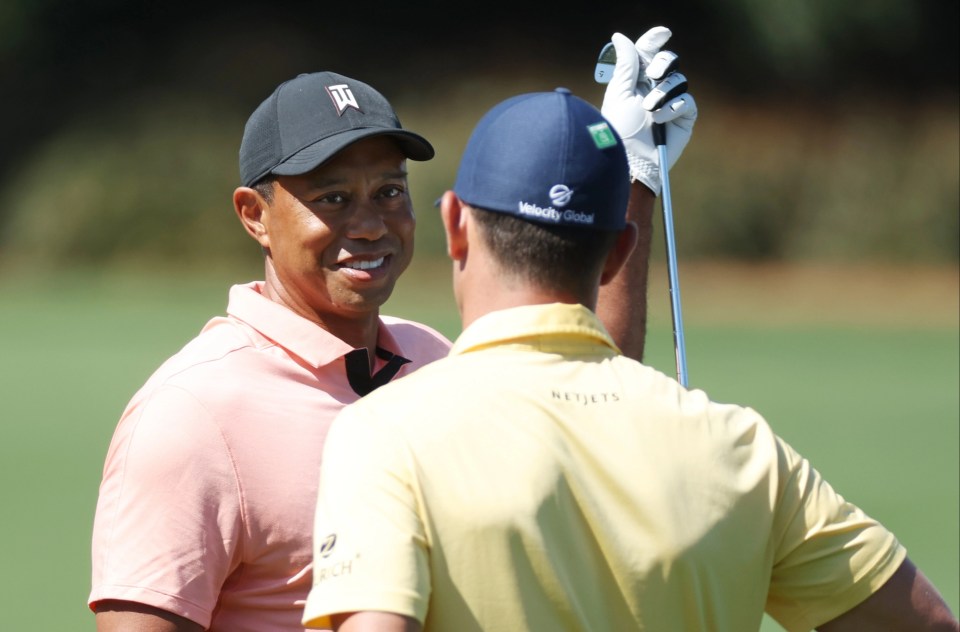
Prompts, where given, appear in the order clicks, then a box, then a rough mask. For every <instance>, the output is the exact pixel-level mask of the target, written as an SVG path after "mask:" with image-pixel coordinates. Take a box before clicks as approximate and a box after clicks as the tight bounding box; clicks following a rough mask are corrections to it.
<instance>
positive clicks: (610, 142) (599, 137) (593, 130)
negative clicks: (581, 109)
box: [587, 122, 617, 149]
mask: <svg viewBox="0 0 960 632" xmlns="http://www.w3.org/2000/svg"><path fill="white" fill-rule="evenodd" d="M587 130H588V131H589V132H590V136H592V137H593V142H594V144H595V145H596V146H597V149H606V148H607V147H613V146H614V145H616V144H617V137H616V136H614V135H613V130H611V129H610V126H609V125H607V124H606V122H600V123H594V124H593V125H587Z"/></svg>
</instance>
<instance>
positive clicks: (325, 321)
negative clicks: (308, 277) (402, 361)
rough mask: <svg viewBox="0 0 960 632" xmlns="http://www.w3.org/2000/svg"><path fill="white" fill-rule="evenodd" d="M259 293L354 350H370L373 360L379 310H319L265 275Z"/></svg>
mask: <svg viewBox="0 0 960 632" xmlns="http://www.w3.org/2000/svg"><path fill="white" fill-rule="evenodd" d="M263 295H264V296H265V297H266V298H268V299H270V300H271V301H273V302H274V303H277V304H279V305H283V306H284V307H286V308H287V309H289V310H291V311H293V312H294V313H296V314H298V315H299V316H302V317H303V318H306V319H307V320H309V321H311V322H313V323H315V324H316V325H317V326H318V327H321V328H322V329H324V330H325V331H327V332H329V333H330V334H331V335H333V336H336V337H337V338H339V339H340V340H342V341H343V342H345V343H346V344H348V345H350V346H351V347H353V348H354V349H359V348H361V347H366V348H367V349H369V350H370V357H371V362H373V350H374V349H375V348H376V345H377V335H378V333H379V331H380V312H379V310H372V311H369V310H368V311H357V312H352V311H349V310H343V311H342V312H333V311H331V310H329V309H328V310H325V311H320V310H318V309H316V308H314V307H312V306H311V302H310V301H309V300H307V299H305V298H304V297H302V296H298V295H296V294H294V293H292V292H290V291H288V290H287V288H286V287H285V286H283V285H282V284H279V283H276V282H273V283H271V279H270V277H269V276H268V277H267V280H266V282H265V283H264V287H263Z"/></svg>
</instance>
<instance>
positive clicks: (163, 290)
mask: <svg viewBox="0 0 960 632" xmlns="http://www.w3.org/2000/svg"><path fill="white" fill-rule="evenodd" d="M683 274H684V268H683V267H681V280H682V281H685V282H686V283H687V285H684V286H682V287H683V288H684V290H685V292H686V294H685V295H684V314H685V316H688V323H689V324H688V326H687V328H686V343H687V353H688V358H687V362H688V367H689V374H690V384H691V386H692V387H696V388H703V389H704V390H706V391H707V392H708V393H709V394H710V395H711V396H712V397H713V398H714V399H717V400H720V401H726V402H733V403H739V404H747V405H750V406H752V407H753V408H755V409H757V410H758V411H759V412H760V413H762V414H763V415H764V416H765V417H766V418H767V419H768V420H769V421H770V423H771V425H772V426H773V427H774V429H775V430H776V431H777V432H778V433H779V434H781V435H782V436H783V437H784V438H786V439H787V440H788V441H789V442H790V443H792V444H793V445H794V446H795V447H796V448H798V449H799V450H800V452H801V453H803V454H804V455H805V456H806V457H807V458H809V459H810V460H811V461H812V462H813V464H814V465H815V466H817V467H818V469H820V470H821V471H822V472H823V473H824V474H825V476H826V477H827V479H828V480H830V481H831V482H832V483H833V484H834V486H835V487H836V488H837V489H838V490H839V491H840V493H841V494H843V495H844V496H845V497H847V498H848V499H849V500H851V501H853V502H855V503H856V504H858V505H860V506H861V507H862V508H863V509H864V510H866V511H867V512H868V513H869V514H871V515H873V516H874V517H876V518H878V519H880V520H881V521H883V522H885V523H886V524H887V525H888V526H889V527H890V528H892V529H893V531H894V532H895V533H896V534H897V535H898V537H899V538H900V540H901V541H902V542H903V543H904V544H905V545H906V547H907V549H908V550H909V552H910V555H911V557H912V558H913V559H914V561H916V562H917V564H918V566H920V568H921V569H923V570H924V571H925V572H926V573H927V575H928V576H929V577H930V578H931V580H932V581H933V582H934V584H936V585H937V586H938V588H940V590H941V591H942V592H943V593H944V596H945V597H946V599H947V601H948V603H949V604H950V606H951V607H952V608H953V609H954V611H955V612H956V611H958V609H960V577H958V575H960V538H958V535H960V503H958V499H960V469H958V463H960V403H958V399H960V396H958V384H960V366H958V362H960V361H958V357H960V337H958V328H957V321H956V311H955V310H956V288H955V287H950V286H940V285H936V290H935V293H940V294H942V293H944V292H946V293H947V296H946V298H945V299H944V301H943V303H942V304H940V305H938V306H934V307H931V306H930V305H929V304H924V306H923V308H922V310H923V313H920V312H919V311H918V315H917V318H916V319H913V320H911V319H910V318H909V313H908V314H906V316H904V315H903V314H901V315H900V316H897V317H896V318H894V317H892V316H890V315H889V314H887V316H886V317H883V316H882V315H878V316H877V317H876V318H873V319H870V318H865V317H864V318H863V319H861V320H858V315H857V312H856V310H855V309H854V307H856V305H854V306H851V305H849V304H837V305H836V309H835V310H829V309H828V308H825V307H822V306H820V304H818V303H816V302H814V303H812V304H814V305H816V307H814V309H813V310H812V312H811V311H808V313H806V315H805V316H804V317H803V318H801V317H799V316H798V315H797V310H789V309H786V308H785V306H784V304H783V300H782V299H779V298H772V300H768V301H767V302H764V301H763V300H761V299H762V298H763V297H756V296H754V297H753V299H752V300H751V301H747V300H746V298H744V299H743V301H741V302H740V309H741V310H742V312H741V317H739V318H737V317H734V316H735V310H734V309H733V308H732V307H731V305H729V304H726V303H723V301H722V300H721V299H720V298H717V297H713V298H711V296H708V294H709V292H714V293H717V296H721V295H722V296H731V295H732V294H733V292H732V291H731V292H730V293H726V294H724V293H722V292H721V291H720V289H719V288H718V287H717V286H718V283H719V282H718V281H717V280H715V279H709V280H706V279H707V276H706V275H698V274H694V273H692V272H688V275H687V276H686V277H684V276H683ZM953 274H954V275H955V272H954V273H953ZM447 275H448V269H447V267H446V266H445V265H443V266H438V267H437V269H436V270H433V269H431V270H425V269H414V270H412V271H411V273H410V274H409V275H408V276H407V277H405V278H404V279H403V280H402V281H401V285H400V291H399V293H398V298H397V299H396V302H391V303H390V305H389V308H390V309H389V310H387V311H389V312H390V313H397V314H399V315H404V316H408V317H413V318H418V319H421V320H424V321H425V322H427V323H429V324H431V325H434V326H435V327H437V328H438V329H439V330H441V331H442V332H443V333H445V334H447V335H448V336H451V337H452V336H455V335H456V334H457V332H458V330H459V325H458V321H457V318H456V315H455V310H454V305H453V301H452V298H451V297H450V293H449V281H448V276H447ZM248 278H253V277H243V276H241V277H237V278H225V277H223V276H221V277H219V278H210V279H208V280H197V279H192V280H190V281H189V282H186V283H184V282H180V281H175V280H174V279H171V278H165V277H158V278H150V279H149V280H147V279H145V278H144V277H143V276H138V275H129V276H126V277H97V276H94V275H80V274H77V275H76V276H73V277H66V278H60V279H59V280H58V281H56V282H53V281H50V280H42V281H37V280H36V279H31V280H22V279H20V280H11V279H8V280H6V281H0V291H2V293H3V299H2V302H0V348H2V349H3V352H2V357H0V358H2V359H0V370H2V380H0V397H2V402H3V408H2V410H3V423H2V428H3V435H2V441H0V463H2V465H0V468H2V473H3V478H2V480H3V486H2V498H0V500H2V502H3V506H4V508H5V512H4V520H3V522H2V527H0V528H2V532H3V536H4V542H5V543H6V548H7V551H8V553H7V556H6V558H7V559H6V561H5V563H4V572H3V574H2V579H0V582H2V583H3V586H2V590H0V600H2V602H0V603H2V605H3V607H4V611H5V612H6V614H5V622H4V625H3V626H2V627H3V629H10V630H24V631H31V630H48V629H52V628H57V629H66V630H92V629H93V628H94V626H93V616H92V615H91V614H90V613H89V611H88V610H87V609H86V604H85V600H86V595H87V591H88V590H89V570H90V561H89V545H90V543H89V540H90V532H91V525H92V519H93V511H94V505H95V502H96V497H97V486H98V484H99V480H100V468H101V466H102V462H103V458H104V455H105V452H106V449H107V444H108V441H109V439H110V435H111V433H112V431H113V428H114V425H115V423H116V421H117V418H118V416H119V414H120V412H121V410H122V408H123V406H124V405H125V403H126V401H127V400H128V399H129V398H130V396H131V395H132V394H133V392H134V391H135V390H136V388H138V387H139V386H140V385H141V384H142V383H143V381H144V380H145V379H146V378H147V377H148V375H149V374H150V372H151V371H152V370H153V369H154V368H155V367H156V366H157V365H158V364H159V363H160V362H161V361H162V360H164V359H165V358H166V357H167V356H168V355H170V354H171V353H173V352H174V351H176V350H177V349H178V348H179V347H180V346H181V345H182V344H183V343H185V342H186V341H187V340H188V339H189V338H190V337H192V336H193V335H194V334H195V333H196V332H197V331H198V330H199V329H200V327H201V326H202V325H203V324H204V322H206V320H207V319H208V318H209V317H210V316H213V315H215V314H220V313H222V312H223V310H224V308H225V306H226V293H227V285H228V284H229V283H230V282H242V281H246V280H248ZM651 278H652V282H651V327H650V331H649V335H648V345H647V349H648V352H647V362H648V363H649V364H651V365H653V366H654V367H657V368H659V369H660V370H663V371H664V372H666V373H672V371H673V356H672V354H673V348H672V342H671V333H670V320H669V313H668V312H665V310H666V309H668V304H667V303H666V299H665V294H664V290H663V286H662V274H661V273H660V272H659V271H657V272H656V273H655V274H654V275H653V276H652V277H651ZM947 281H948V282H949V281H950V275H949V274H948V275H947ZM918 283H919V282H918ZM937 283H939V281H938V282H937ZM862 285H863V284H861V287H860V289H861V290H863V288H862ZM738 287H739V288H740V289H739V291H740V292H741V293H742V294H743V296H745V297H746V296H749V295H750V293H749V291H748V290H749V288H746V289H745V288H744V287H743V286H742V285H738ZM771 287H779V286H778V285H777V284H773V285H772V286H771ZM911 287H913V286H911ZM944 287H946V289H944ZM708 289H709V292H708ZM824 289H825V290H826V291H829V288H824ZM770 291H771V292H772V290H770ZM910 291H914V290H911V289H910V288H906V289H905V292H906V296H907V297H908V298H907V299H904V298H903V296H899V297H898V298H897V299H896V300H895V299H893V298H891V297H890V296H886V297H870V296H865V295H863V294H859V295H856V296H855V297H854V298H853V299H851V300H854V301H859V302H860V304H861V306H862V305H869V306H871V307H870V308H871V309H873V307H872V306H873V303H872V302H871V301H874V300H875V301H876V304H877V305H882V304H883V303H884V301H886V302H887V303H888V304H889V303H897V304H896V305H894V307H895V308H896V309H899V310H901V311H906V312H909V311H910V309H909V306H907V307H906V308H905V306H904V305H903V304H902V303H903V302H904V301H907V302H909V301H915V305H919V303H920V302H921V299H922V297H919V296H914V295H911V294H910ZM400 296H403V297H405V300H404V301H403V302H400V300H399V297H400ZM924 296H927V295H924ZM911 297H912V298H911ZM767 298H768V299H771V297H770V296H767ZM792 298H793V299H794V300H797V301H800V299H799V298H797V297H796V296H793V297H792ZM815 298H816V297H814V299H811V300H814V301H815ZM820 298H823V296H821V297H820ZM824 300H825V301H826V299H824ZM826 302H827V303H829V301H826ZM798 304H800V303H798ZM711 305H715V306H717V307H716V310H715V311H713V310H711V307H710V306H711ZM765 305H766V306H767V307H765ZM765 309H769V311H768V312H767V313H769V314H776V315H777V317H776V318H773V317H771V318H765V317H764V311H763V310H765ZM934 309H937V310H940V311H941V312H943V313H942V314H939V315H931V313H929V312H930V311H931V310H934ZM711 312H712V313H713V316H714V317H713V318H711ZM790 314H792V315H793V317H788V315H790ZM841 316H842V317H841ZM763 629H764V630H776V629H779V628H778V627H776V626H773V624H771V623H769V622H767V623H765V625H764V628H763Z"/></svg>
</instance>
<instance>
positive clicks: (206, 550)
mask: <svg viewBox="0 0 960 632" xmlns="http://www.w3.org/2000/svg"><path fill="white" fill-rule="evenodd" d="M262 287H263V284H262V283H259V282H257V283H250V284H247V285H237V286H234V287H233V288H231V290H230V302H229V306H228V308H227V313H228V316H226V317H218V318H214V319H213V320H211V321H210V322H209V323H207V325H206V326H205V327H204V328H203V330H202V331H201V333H200V334H199V335H198V336H197V337H196V338H195V339H194V340H192V341H191V342H190V343H188V344H187V345H186V346H185V347H184V348H183V349H182V350H181V351H180V352H178V353H177V354H176V355H174V356H173V357H171V358H170V359H169V360H167V361H166V362H165V363H164V364H163V365H162V366H161V367H160V368H159V369H158V370H157V371H156V372H155V373H154V374H153V375H152V376H151V377H150V379H149V380H148V381H147V383H146V384H145V385H144V386H143V387H142V388H141V389H140V390H139V391H138V392H137V393H136V394H135V395H134V397H133V399H132V400H131V401H130V403H129V404H128V406H127V408H126V410H125V411H124V413H123V415H122V417H121V418H120V422H119V424H118V426H117V429H116V431H115V434H114V437H113V440H112V442H111V445H110V449H109V452H108V454H107V459H106V463H105V465H104V471H103V481H102V483H101V485H100V498H99V501H98V503H97V512H96V517H95V520H94V529H93V583H92V590H91V592H90V597H89V600H88V601H89V604H90V606H91V608H92V607H94V605H95V603H96V602H97V601H100V600H104V599H120V600H126V601H134V602H138V603H143V604H148V605H151V606H155V607H158V608H162V609H164V610H167V611H170V612H173V613H176V614H178V615H180V616H183V617H186V618H188V619H190V620H192V621H196V622H197V623H200V624H201V625H204V626H208V627H209V629H210V630H229V631H230V632H242V631H244V630H250V631H257V632H262V631H264V630H271V631H273V630H302V629H303V628H302V626H301V624H300V618H301V615H302V611H303V603H304V601H305V599H306V597H307V592H308V591H309V589H310V584H311V573H310V568H311V559H312V549H311V545H312V537H313V531H312V527H313V516H314V503H315V501H316V496H317V489H316V487H317V481H318V473H319V469H320V455H321V452H322V447H323V441H324V438H325V436H326V434H327V429H328V427H329V425H330V423H331V422H332V420H333V418H334V416H335V415H336V414H337V413H338V412H339V411H340V409H341V408H343V406H345V405H346V404H348V403H350V402H353V401H355V400H356V399H358V395H357V394H356V393H355V392H354V391H353V389H352V388H351V387H350V385H349V383H348V381H347V376H346V371H345V362H344V354H346V353H347V352H349V351H351V350H352V348H351V347H350V346H349V345H347V344H346V343H344V342H343V341H341V340H340V339H338V338H336V337H335V336H333V335H331V334H329V333H328V332H326V331H325V330H323V329H321V328H320V327H318V326H317V325H315V324H313V323H311V322H310V321H308V320H306V319H304V318H301V317H300V316H298V315H296V314H294V313H293V312H292V311H290V310H289V309H287V308H285V307H283V306H281V305H278V304H276V303H274V302H272V301H270V300H269V299H266V298H264V297H263V296H262V295H261V293H260V292H261V290H262ZM380 323H381V327H380V334H379V338H378V341H377V344H378V346H379V347H381V348H384V349H387V350H389V351H391V352H394V353H396V354H399V355H401V356H403V357H405V358H408V359H410V360H411V362H410V363H408V364H405V365H404V366H403V367H402V368H401V369H400V372H399V373H398V374H397V378H399V377H401V376H403V375H406V374H407V373H410V372H411V371H414V370H416V369H417V368H419V367H421V366H423V365H424V364H427V363H429V362H431V361H433V360H436V359H438V358H441V357H444V356H446V355H447V352H448V350H449V348H450V342H449V341H448V340H447V339H446V338H445V337H444V336H443V335H441V334H440V333H438V332H437V331H435V330H433V329H431V328H429V327H426V326H424V325H421V324H418V323H414V322H410V321H405V320H401V319H397V318H391V317H387V316H383V317H381V319H380ZM377 362H378V364H377V369H379V368H380V366H382V365H383V364H384V362H383V361H382V360H378V361H377ZM395 379H396V378H395Z"/></svg>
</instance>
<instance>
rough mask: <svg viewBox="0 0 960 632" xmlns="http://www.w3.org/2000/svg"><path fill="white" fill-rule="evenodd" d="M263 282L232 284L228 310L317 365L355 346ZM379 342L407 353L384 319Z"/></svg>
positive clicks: (345, 352) (314, 365)
mask: <svg viewBox="0 0 960 632" xmlns="http://www.w3.org/2000/svg"><path fill="white" fill-rule="evenodd" d="M263 286H264V284H263V281H253V282H251V283H245V284H240V285H234V286H233V287H231V288H230V300H229V303H228V304H227V313H228V314H229V315H230V316H233V317H234V318H237V319H239V320H241V321H243V322H245V323H247V324H248V325H250V326H251V327H253V328H254V329H255V330H256V331H257V332H258V333H259V334H260V335H262V336H264V337H265V338H268V339H269V340H271V341H273V342H275V343H276V344H278V345H280V346H281V347H283V348H284V349H286V350H288V351H290V352H291V353H293V354H295V355H297V356H298V357H300V358H302V359H303V360H304V361H305V362H306V363H307V364H309V365H310V366H312V367H315V368H319V367H321V366H324V365H326V364H329V363H331V362H333V361H334V360H337V359H338V358H341V357H343V356H344V355H346V354H347V353H349V352H350V351H352V350H353V347H351V346H350V345H348V344H347V343H345V342H344V341H343V340H341V339H340V338H337V337H336V336H335V335H333V334H332V333H330V332H329V331H327V330H326V329H324V328H323V327H321V326H319V325H318V324H316V323H315V322H313V321H310V320H308V319H306V318H304V317H302V316H300V315H299V314H297V313H295V312H294V311H293V310H291V309H289V308H287V307H284V306H283V305H280V304H279V303H276V302H274V301H271V300H270V299H268V298H267V297H265V296H264V295H263ZM377 346H379V347H382V348H384V349H388V350H390V351H392V352H394V353H399V354H400V355H403V353H402V350H401V349H399V348H398V345H397V342H396V340H395V339H394V337H393V336H392V335H391V334H390V332H389V331H388V330H387V327H386V326H385V325H384V324H383V322H382V321H380V323H379V326H378V327H377ZM371 352H372V351H371Z"/></svg>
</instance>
